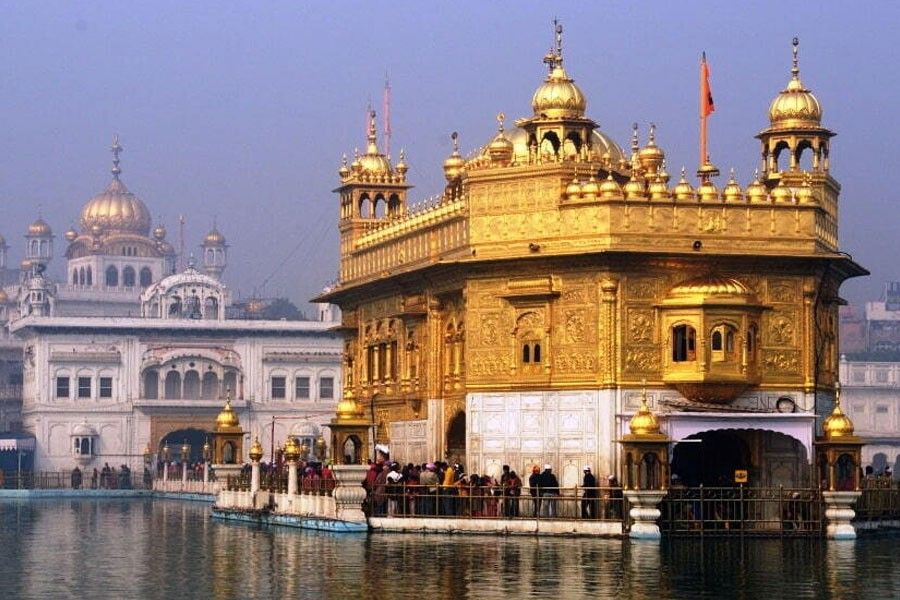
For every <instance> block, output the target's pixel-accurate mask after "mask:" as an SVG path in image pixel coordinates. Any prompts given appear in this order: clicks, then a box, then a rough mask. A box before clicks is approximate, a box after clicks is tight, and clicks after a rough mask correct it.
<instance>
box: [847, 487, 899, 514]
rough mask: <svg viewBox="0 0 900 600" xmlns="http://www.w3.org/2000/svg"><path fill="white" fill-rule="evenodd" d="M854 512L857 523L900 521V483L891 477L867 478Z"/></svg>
mask: <svg viewBox="0 0 900 600" xmlns="http://www.w3.org/2000/svg"><path fill="white" fill-rule="evenodd" d="M860 487H861V488H862V489H861V490H860V491H861V492H862V494H860V496H859V500H857V501H856V506H855V507H854V510H855V511H856V520H857V521H893V520H900V481H894V480H893V479H891V477H889V476H888V477H866V478H865V479H863V480H862V481H861V482H860Z"/></svg>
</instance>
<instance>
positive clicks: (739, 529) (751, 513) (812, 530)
mask: <svg viewBox="0 0 900 600" xmlns="http://www.w3.org/2000/svg"><path fill="white" fill-rule="evenodd" d="M660 510H661V512H662V516H661V518H660V529H661V530H662V531H663V532H665V533H669V534H674V535H728V534H734V533H740V534H747V535H773V534H774V535H785V536H786V535H791V536H798V535H802V536H809V535H821V534H822V533H823V532H824V529H825V521H824V509H823V503H822V496H821V492H820V491H819V490H818V489H792V488H785V487H777V488H749V487H743V486H739V487H704V486H700V487H697V488H675V489H670V490H669V491H668V494H667V495H666V497H665V498H664V499H663V501H662V505H661V508H660Z"/></svg>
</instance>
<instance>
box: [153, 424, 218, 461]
mask: <svg viewBox="0 0 900 600" xmlns="http://www.w3.org/2000/svg"><path fill="white" fill-rule="evenodd" d="M207 441H209V442H210V444H211V443H212V441H211V438H210V433H209V431H207V430H206V429H202V428H199V427H187V428H184V429H176V430H174V431H170V432H169V433H167V434H166V435H164V436H163V437H162V439H161V440H160V441H159V447H158V448H157V452H159V454H158V456H160V457H162V452H163V448H164V447H165V446H167V445H168V447H169V460H170V461H176V462H179V461H181V447H182V446H183V445H184V444H185V443H187V444H188V445H190V462H191V463H197V462H200V461H201V460H202V459H203V444H205V443H206V442H207Z"/></svg>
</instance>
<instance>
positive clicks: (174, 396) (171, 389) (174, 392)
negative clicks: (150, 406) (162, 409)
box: [166, 370, 181, 400]
mask: <svg viewBox="0 0 900 600" xmlns="http://www.w3.org/2000/svg"><path fill="white" fill-rule="evenodd" d="M166 399H167V400H181V373H179V372H178V371H174V370H173V371H169V372H168V373H166Z"/></svg>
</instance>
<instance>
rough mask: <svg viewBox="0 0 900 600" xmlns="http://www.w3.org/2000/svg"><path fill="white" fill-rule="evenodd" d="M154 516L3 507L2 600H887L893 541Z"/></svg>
mask: <svg viewBox="0 0 900 600" xmlns="http://www.w3.org/2000/svg"><path fill="white" fill-rule="evenodd" d="M208 515H209V506H208V505H206V504H202V503H191V502H178V501H167V500H141V499H137V500H133V499H132V500H126V499H123V500H29V501H0V547H2V548H3V549H4V551H3V554H4V560H2V561H0V581H2V582H3V583H2V589H3V594H2V598H4V599H13V598H41V599H44V598H98V599H99V598H104V599H105V598H116V599H118V598H122V599H130V598H170V599H173V598H174V599H178V600H181V599H185V598H216V599H218V598H222V599H225V598H334V599H344V598H364V599H369V598H372V599H380V598H384V599H388V598H416V599H417V600H437V599H445V598H446V599H454V600H455V599H459V598H478V599H487V600H490V599H495V598H503V599H513V598H515V599H518V598H553V599H555V600H559V599H566V598H585V597H601V598H602V597H610V598H616V599H617V600H621V599H626V598H646V599H656V598H691V599H696V598H717V599H718V598H765V599H766V600H771V599H775V598H791V599H793V600H797V599H801V598H834V599H849V598H872V599H878V598H900V551H898V550H900V539H898V538H896V537H889V536H880V537H870V538H864V539H862V540H859V541H857V542H856V543H853V542H850V543H831V544H825V543H824V542H822V541H821V540H786V541H782V540H777V539H773V540H748V541H745V542H744V543H741V542H740V541H738V540H714V541H709V540H707V541H705V542H703V543H701V542H700V541H699V540H685V539H676V540H671V541H664V542H663V543H662V544H653V543H636V544H633V543H630V542H628V541H622V540H608V539H585V538H559V539H553V538H542V539H538V538H532V537H491V536H424V535H420V534H397V535H383V534H382V535H373V536H367V535H363V534H360V535H335V534H328V533H319V532H308V531H302V530H287V529H274V528H273V529H258V528H254V527H250V526H246V525H242V524H231V523H220V522H216V521H211V520H210V519H209V518H208Z"/></svg>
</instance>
